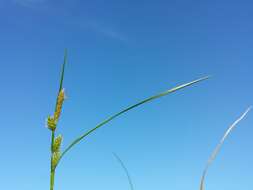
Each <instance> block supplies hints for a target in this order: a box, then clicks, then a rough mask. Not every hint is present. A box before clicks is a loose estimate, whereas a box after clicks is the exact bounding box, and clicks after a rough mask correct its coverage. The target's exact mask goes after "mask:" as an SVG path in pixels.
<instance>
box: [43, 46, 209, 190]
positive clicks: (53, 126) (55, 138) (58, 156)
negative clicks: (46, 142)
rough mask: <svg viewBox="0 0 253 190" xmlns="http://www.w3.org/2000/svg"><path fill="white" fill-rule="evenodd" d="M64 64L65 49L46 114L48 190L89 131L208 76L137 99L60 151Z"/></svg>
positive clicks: (91, 130)
mask: <svg viewBox="0 0 253 190" xmlns="http://www.w3.org/2000/svg"><path fill="white" fill-rule="evenodd" d="M66 64H67V51H66V50H65V54H64V62H63V65H62V70H61V77H60V85H59V90H58V95H57V98H56V105H55V110H54V114H53V115H50V116H48V118H47V128H48V129H49V130H50V131H51V147H50V149H51V155H50V160H51V161H50V190H54V181H55V172H56V168H57V166H58V164H59V162H60V161H61V160H62V158H63V157H64V156H65V155H66V153H68V152H69V151H70V150H71V149H72V148H73V147H74V146H75V145H76V144H78V143H79V142H80V141H82V140H84V139H85V138H86V137H87V136H88V135H90V134H91V133H93V132H94V131H96V130H97V129H99V128H101V127H102V126H104V125H105V124H107V123H109V122H110V121H112V120H113V119H115V118H117V117H119V116H121V115H122V114H124V113H126V112H128V111H130V110H132V109H134V108H136V107H138V106H141V105H143V104H145V103H148V102H151V101H153V100H155V99H158V98H160V97H163V96H166V95H168V94H171V93H174V92H176V91H178V90H181V89H184V88H186V87H189V86H192V85H193V84H196V83H199V82H201V81H204V80H206V79H208V78H209V77H208V76H206V77H202V78H199V79H197V80H194V81H191V82H188V83H185V84H182V85H179V86H176V87H174V88H172V89H169V90H167V91H164V92H162V93H159V94H156V95H154V96H151V97H149V98H146V99H144V100H142V101H139V102H137V103H136V104H133V105H131V106H128V107H126V108H125V109H123V110H121V111H120V112H118V113H116V114H114V115H112V116H110V117H108V118H107V119H105V120H104V121H102V122H100V123H99V124H98V125H96V126H95V127H94V128H91V129H90V130H88V131H87V132H85V133H83V134H82V135H80V136H79V137H77V138H76V139H75V140H73V141H72V142H71V143H70V144H69V145H68V146H67V147H66V148H65V149H64V150H63V151H61V143H62V135H56V130H57V124H58V121H59V119H60V116H61V112H62V106H63V103H64V100H65V90H64V88H63V80H64V73H65V66H66Z"/></svg>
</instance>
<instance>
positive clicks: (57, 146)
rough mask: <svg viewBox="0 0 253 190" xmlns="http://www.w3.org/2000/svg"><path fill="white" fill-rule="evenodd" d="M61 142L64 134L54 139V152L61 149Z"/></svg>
mask: <svg viewBox="0 0 253 190" xmlns="http://www.w3.org/2000/svg"><path fill="white" fill-rule="evenodd" d="M61 142H62V136H61V135H59V136H57V137H56V138H55V139H54V144H53V152H59V151H60V147H61Z"/></svg>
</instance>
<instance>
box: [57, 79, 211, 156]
mask: <svg viewBox="0 0 253 190" xmlns="http://www.w3.org/2000/svg"><path fill="white" fill-rule="evenodd" d="M208 78H209V77H208V76H207V77H203V78H200V79H197V80H194V81H192V82H189V83H185V84H182V85H179V86H177V87H174V88H172V89H170V90H167V91H165V92H162V93H160V94H157V95H154V96H151V97H149V98H147V99H144V100H142V101H140V102H138V103H136V104H134V105H132V106H129V107H127V108H126V109H123V110H122V111H120V112H118V113H116V114H115V115H113V116H111V117H109V118H108V119H106V120H104V121H102V122H101V123H99V124H98V125H97V126H95V127H94V128H93V129H90V130H89V131H88V132H86V133H84V134H83V135H81V136H80V137H78V138H77V139H75V140H74V141H73V142H72V143H71V144H70V145H69V146H68V147H67V148H66V149H65V150H64V151H63V153H62V155H61V158H62V157H63V156H64V155H65V154H66V153H67V152H68V151H69V150H70V149H71V148H72V147H73V146H74V145H76V144H78V143H79V142H80V141H81V140H83V139H84V138H85V137H86V136H88V135H89V134H91V133H92V132H94V131H96V130H97V129H99V128H100V127H102V126H103V125H105V124H107V123H108V122H110V121H111V120H113V119H115V118H116V117H118V116H120V115H122V114H123V113H125V112H128V111H130V110H132V109H134V108H136V107H138V106H140V105H142V104H145V103H147V102H150V101H152V100H155V99H157V98H160V97H162V96H165V95H168V94H171V93H173V92H176V91H178V90H180V89H183V88H185V87H188V86H191V85H193V84H195V83H198V82H200V81H203V80H206V79H208ZM61 158H60V159H61Z"/></svg>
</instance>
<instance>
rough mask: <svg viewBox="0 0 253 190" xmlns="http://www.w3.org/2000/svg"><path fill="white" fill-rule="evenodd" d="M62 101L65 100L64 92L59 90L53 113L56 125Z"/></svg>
mask: <svg viewBox="0 0 253 190" xmlns="http://www.w3.org/2000/svg"><path fill="white" fill-rule="evenodd" d="M64 100H65V90H64V89H61V91H60V92H59V95H58V97H57V103H56V108H55V112H54V119H55V121H56V123H57V122H58V120H59V118H60V116H61V111H62V105H63V102H64Z"/></svg>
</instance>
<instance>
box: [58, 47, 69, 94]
mask: <svg viewBox="0 0 253 190" xmlns="http://www.w3.org/2000/svg"><path fill="white" fill-rule="evenodd" d="M67 56H68V52H67V49H65V52H64V61H63V64H62V70H61V80H60V86H59V92H60V91H61V89H62V85H63V80H64V73H65V66H66V63H67Z"/></svg>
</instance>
